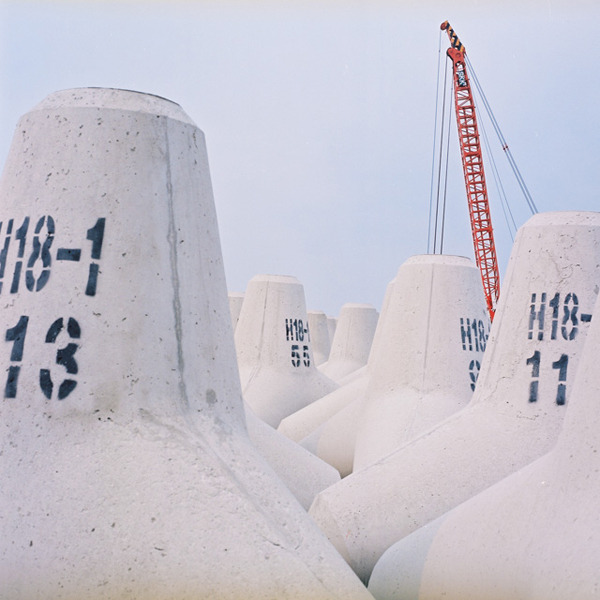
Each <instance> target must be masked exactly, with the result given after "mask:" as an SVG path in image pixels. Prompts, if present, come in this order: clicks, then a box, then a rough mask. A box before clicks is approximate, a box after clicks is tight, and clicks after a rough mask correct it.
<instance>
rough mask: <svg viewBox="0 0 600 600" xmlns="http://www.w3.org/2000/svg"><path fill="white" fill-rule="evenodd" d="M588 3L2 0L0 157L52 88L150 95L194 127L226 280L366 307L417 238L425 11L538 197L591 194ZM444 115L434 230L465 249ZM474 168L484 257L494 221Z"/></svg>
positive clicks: (429, 107) (595, 96)
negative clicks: (485, 212)
mask: <svg viewBox="0 0 600 600" xmlns="http://www.w3.org/2000/svg"><path fill="white" fill-rule="evenodd" d="M599 17H600V8H599V7H598V5H597V3H596V2H595V1H591V0H590V1H583V0H581V1H579V0H576V1H574V2H566V1H560V2H559V1H553V0H550V1H548V0H539V1H537V0H536V1H535V2H528V1H527V0H522V1H520V2H512V1H509V2H503V1H502V2H501V1H498V2H489V1H481V2H478V1H475V0H472V1H463V0H456V1H455V2H453V3H450V2H437V1H432V2H410V3H409V2H405V1H397V2H391V1H371V2H367V1H364V2H363V1H355V2H343V1H333V0H320V1H317V0H314V1H311V2H286V1H281V2H257V1H251V0H250V1H246V2H242V1H238V2H216V1H215V2H205V1H198V2H193V1H190V0H188V1H187V2H173V1H170V2H161V1H156V0H155V1H153V2H142V1H138V2H135V1H128V2H119V1H111V2H108V1H104V2H93V1H81V2H75V1H71V2H58V1H53V0H46V1H40V2H28V1H26V0H19V1H12V2H11V1H4V2H0V25H1V27H2V29H1V31H0V39H1V40H2V42H1V44H2V45H1V46H0V48H1V56H0V59H1V62H0V73H1V76H2V80H1V86H2V94H1V98H0V101H1V102H0V161H1V162H2V163H4V160H5V157H6V154H7V152H8V148H9V145H10V139H11V137H12V133H13V130H14V127H15V125H16V122H17V120H18V118H19V116H20V115H22V114H23V113H25V112H27V111H28V110H29V109H30V108H32V107H33V106H34V105H35V104H37V103H38V102H39V101H40V100H42V99H43V98H44V97H45V96H46V95H48V94H49V93H51V92H53V91H56V90H59V89H65V88H71V87H86V86H106V87H121V88H127V89H135V90H139V91H143V92H149V93H153V94H158V95H161V96H165V97H167V98H169V99H171V100H173V101H175V102H178V103H179V104H181V106H182V107H183V108H184V110H185V111H186V112H187V113H188V114H189V115H190V117H191V118H192V119H193V120H194V121H195V122H196V124H197V125H198V126H199V127H200V128H201V129H202V130H203V131H204V133H205V134H206V139H207V146H208V156H209V161H210V165H211V175H212V181H213V191H214V196H215V204H216V208H217V213H218V217H219V228H220V234H221V244H222V248H223V255H224V261H225V270H226V276H227V281H228V286H229V289H230V290H231V291H243V290H244V289H245V287H246V284H247V282H248V280H249V279H250V278H251V277H252V276H253V275H255V274H257V273H273V274H282V275H294V276H296V277H297V278H298V279H299V280H300V281H301V282H302V283H303V284H304V287H305V292H306V297H307V304H308V308H309V309H320V310H325V311H326V312H327V313H328V314H331V315H337V314H338V313H339V309H340V307H341V305H342V304H343V303H345V302H368V303H371V304H373V305H375V306H376V307H377V308H378V309H379V308H380V306H381V300H382V298H383V294H384V292H385V288H386V285H387V283H388V282H389V281H390V280H391V279H392V278H393V277H394V276H395V274H396V271H397V270H398V267H399V266H400V265H401V264H402V263H403V262H404V261H405V260H406V259H407V258H408V257H409V256H411V255H413V254H420V253H424V252H426V251H427V232H428V213H429V191H430V176H431V167H432V165H431V160H432V144H433V126H434V110H435V90H436V73H437V64H438V45H439V39H440V38H439V36H440V33H439V25H440V23H441V22H442V21H444V20H446V19H448V20H449V21H450V23H451V24H452V25H453V27H454V28H455V29H456V31H457V33H458V34H459V35H460V37H461V39H462V41H463V42H464V44H465V46H466V48H467V52H468V54H469V57H470V60H471V62H472V64H473V66H474V67H475V69H476V71H477V75H478V77H479V80H480V81H481V83H482V85H483V87H484V90H485V92H486V95H487V97H488V100H489V101H490V103H491V105H492V108H493V110H494V112H495V115H496V117H497V119H498V121H499V122H500V126H501V127H502V129H503V132H504V135H505V136H506V138H507V140H508V143H509V145H510V147H511V150H512V153H513V155H514V157H515V158H516V160H517V162H518V165H519V168H520V170H521V172H522V174H523V176H524V178H525V181H526V182H527V185H528V187H529V189H530V191H531V193H532V195H533V197H534V200H535V202H536V203H537V206H538V209H539V210H540V211H548V210H568V209H580V210H598V209H599V208H600V202H599V201H598V197H599V195H598V182H597V178H598V175H597V174H598V173H599V172H600V168H599V167H600V137H599V132H600V127H599V125H600V114H599V107H600V85H599V75H598V64H599V63H600V60H599V59H600V50H599V47H600V43H599V38H600V34H599V32H598V22H600V20H599ZM441 44H442V57H444V53H445V49H446V48H447V47H448V42H447V38H446V37H445V34H444V37H443V38H442V42H441ZM452 128H453V129H452V134H453V136H454V137H453V138H452V139H451V140H450V144H451V145H450V148H451V164H450V174H449V183H448V216H447V226H446V234H445V240H446V241H445V248H444V250H445V252H446V253H450V254H460V255H466V256H469V257H472V256H473V250H472V245H471V234H470V230H469V224H468V213H467V204H466V198H465V191H464V185H463V180H462V174H461V170H460V163H459V151H458V143H457V141H456V134H455V130H454V129H455V123H454V122H452ZM491 131H492V130H491V127H489V126H488V133H490V134H491ZM493 142H494V145H495V148H496V151H495V157H496V161H497V162H498V163H499V164H502V165H504V163H505V159H504V157H503V156H502V152H501V150H500V149H499V147H498V144H497V142H496V140H495V138H493ZM487 167H488V165H487V163H486V168H487ZM488 179H490V180H491V172H490V170H489V168H488ZM503 182H504V185H505V187H506V188H507V193H508V196H509V200H510V202H511V206H512V209H513V212H514V215H515V218H516V220H517V221H518V223H519V224H522V223H523V222H524V221H525V220H526V219H527V217H528V215H529V212H528V210H527V207H526V205H525V202H524V201H523V199H522V197H521V196H520V195H519V192H518V190H517V188H516V186H515V184H514V183H513V181H512V180H511V179H510V177H509V175H508V173H507V174H506V175H504V176H503ZM490 188H491V189H490V196H491V200H490V201H491V205H492V216H493V221H494V225H495V232H496V234H495V235H496V243H497V247H498V254H499V258H500V266H501V272H503V270H504V268H505V265H506V261H507V259H508V255H509V253H510V247H511V238H510V235H509V232H508V229H507V227H506V225H505V223H504V217H503V214H502V210H501V208H500V204H499V200H498V198H497V196H496V195H495V188H494V186H493V184H492V183H491V182H490Z"/></svg>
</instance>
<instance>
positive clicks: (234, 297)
mask: <svg viewBox="0 0 600 600" xmlns="http://www.w3.org/2000/svg"><path fill="white" fill-rule="evenodd" d="M228 296H229V312H230V313H231V326H232V327H233V331H235V328H236V327H237V324H238V321H239V319H240V311H241V310H242V304H243V303H244V294H243V293H242V292H229V294H228Z"/></svg>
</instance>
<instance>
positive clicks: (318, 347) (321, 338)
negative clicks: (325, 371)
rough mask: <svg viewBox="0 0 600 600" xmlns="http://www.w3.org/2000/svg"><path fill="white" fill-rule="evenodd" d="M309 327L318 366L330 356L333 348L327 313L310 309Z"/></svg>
mask: <svg viewBox="0 0 600 600" xmlns="http://www.w3.org/2000/svg"><path fill="white" fill-rule="evenodd" d="M308 328H309V331H310V340H311V342H312V347H313V354H314V357H315V366H317V367H318V366H319V365H320V364H322V363H324V362H325V361H326V360H327V359H328V358H329V351H330V350H331V339H330V338H329V326H328V325H327V315H326V314H325V313H324V312H323V311H322V310H309V311H308Z"/></svg>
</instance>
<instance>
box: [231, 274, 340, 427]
mask: <svg viewBox="0 0 600 600" xmlns="http://www.w3.org/2000/svg"><path fill="white" fill-rule="evenodd" d="M235 346H236V349H237V358H238V365H239V368H240V379H241V383H242V392H243V394H244V399H245V400H246V402H247V403H248V404H249V405H250V408H252V410H253V411H254V412H255V414H256V415H257V416H258V417H260V418H261V419H262V420H263V421H265V422H266V423H268V424H269V425H271V427H275V428H277V426H278V425H279V423H280V422H281V419H283V418H285V417H287V416H288V415H290V414H292V413H293V412H296V411H297V410H299V409H301V408H303V407H304V406H306V405H307V404H310V403H311V402H314V401H315V400H316V399H317V398H320V397H321V396H324V395H325V394H328V393H329V392H331V391H332V390H334V389H336V388H337V387H338V386H337V384H336V383H334V382H333V381H332V380H331V379H329V378H328V377H326V376H325V375H323V374H322V373H321V372H320V371H319V370H318V369H317V368H316V366H315V361H314V356H313V351H312V344H311V339H310V330H309V327H308V317H307V314H306V304H305V300H304V288H303V287H302V284H301V283H300V282H299V281H298V280H297V279H296V278H295V277H289V276H285V275H256V276H254V277H253V278H252V279H251V280H250V282H249V283H248V287H247V288H246V295H245V298H244V304H243V306H242V311H241V312H240V319H239V321H238V326H237V329H236V331H235Z"/></svg>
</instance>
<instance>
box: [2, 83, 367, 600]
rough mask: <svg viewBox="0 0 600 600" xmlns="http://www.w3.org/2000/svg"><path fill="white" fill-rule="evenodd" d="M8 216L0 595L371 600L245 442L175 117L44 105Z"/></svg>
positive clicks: (198, 139)
mask: <svg viewBox="0 0 600 600" xmlns="http://www.w3.org/2000/svg"><path fill="white" fill-rule="evenodd" d="M0 197H1V198H2V203H1V205H0V206H1V208H0V222H1V229H0V263H1V269H0V298H1V299H2V324H1V326H2V329H3V333H2V339H3V340H4V345H3V349H2V351H1V352H0V361H1V362H2V368H1V369H0V373H2V374H3V378H4V379H3V381H2V383H1V385H0V390H1V392H2V394H3V398H2V401H1V402H0V480H1V485H0V507H1V509H0V513H1V514H0V596H1V597H3V598H7V599H9V598H10V599H11V600H32V599H42V598H44V599H58V598H86V599H87V600H100V599H104V600H107V599H113V598H152V599H153V600H167V599H171V598H178V599H197V598H219V599H225V598H227V599H231V600H237V599H239V598H242V597H243V598H257V599H258V598H264V597H278V598H306V597H307V596H313V597H316V598H349V597H369V595H368V593H366V591H364V588H363V587H362V585H361V584H360V583H359V582H358V580H357V579H355V578H354V575H353V574H352V573H351V571H349V569H347V565H345V564H344V563H343V561H341V559H340V558H339V556H338V555H337V553H336V552H335V551H334V550H333V549H332V548H331V547H330V546H329V545H328V544H327V543H326V542H325V540H324V538H323V536H322V535H321V534H320V533H319V532H318V531H317V530H316V528H314V526H313V525H312V523H311V521H310V519H309V518H308V517H307V516H306V514H305V512H304V511H303V509H302V508H301V506H300V505H299V504H298V502H297V501H296V500H295V499H294V498H293V496H292V495H291V494H290V493H289V491H288V490H287V489H286V488H285V487H284V486H283V484H282V483H281V482H279V481H278V480H277V479H276V478H275V477H274V476H273V473H272V471H271V470H270V468H269V467H268V466H267V465H266V463H265V462H264V460H262V458H260V456H259V455H258V454H257V452H256V451H255V450H254V448H253V446H252V445H251V444H250V442H249V439H248V437H247V433H246V429H245V419H244V412H243V405H242V401H241V390H240V385H239V379H238V375H237V367H236V363H235V351H234V346H233V335H232V328H231V319H230V314H229V310H228V308H227V291H226V287H225V277H224V272H223V265H222V259H221V251H220V244H219V239H218V231H217V222H216V216H215V210H214V205H213V199H212V191H211V185H210V177H209V170H208V162H207V155H206V150H205V144H204V136H203V134H202V132H201V131H200V130H199V129H198V128H197V127H196V126H195V125H194V124H193V123H192V122H191V120H190V119H189V117H188V116H187V115H186V114H185V113H184V112H183V110H182V109H181V108H180V107H179V106H178V105H177V104H174V103H172V102H169V101H167V100H164V99H162V98H158V97H156V96H150V95H145V94H139V93H135V92H126V91H121V90H107V89H79V90H67V91H63V92H58V93H56V94H52V95H50V96H49V97H48V98H46V99H45V100H44V101H42V102H41V103H40V104H39V105H38V106H36V107H35V108H34V109H33V110H32V111H30V112H29V113H27V114H26V115H25V116H24V117H23V118H22V119H21V120H20V121H19V123H18V126H17V129H16V134H15V137H14V141H13V144H12V146H11V149H10V154H9V157H8V160H7V163H6V168H5V170H4V174H3V177H2V180H1V182H0Z"/></svg>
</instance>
